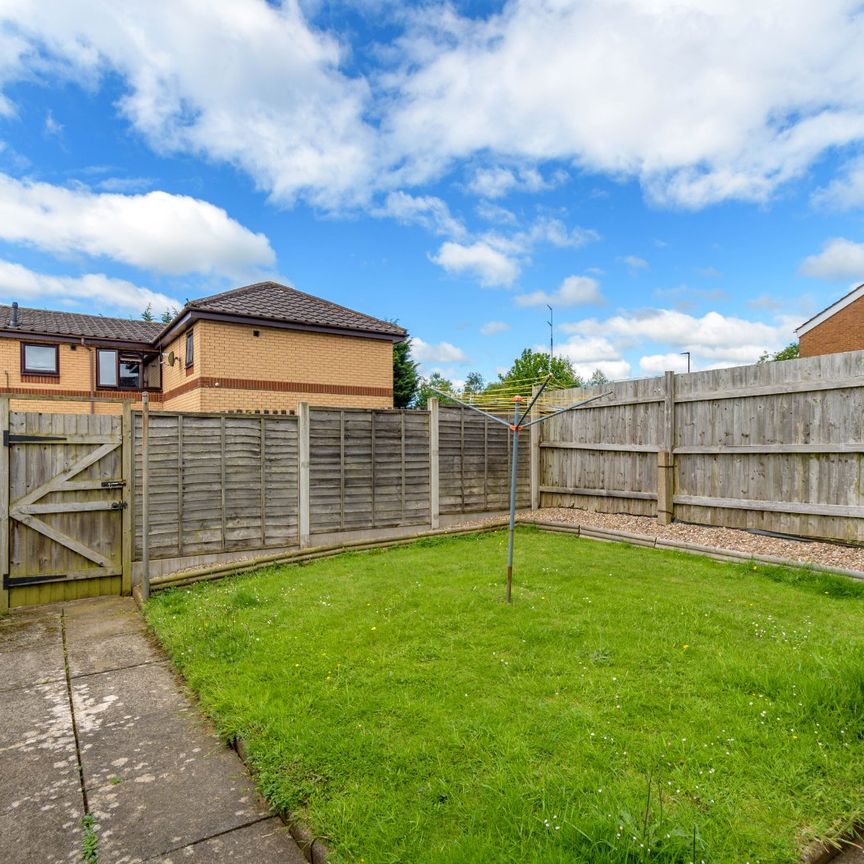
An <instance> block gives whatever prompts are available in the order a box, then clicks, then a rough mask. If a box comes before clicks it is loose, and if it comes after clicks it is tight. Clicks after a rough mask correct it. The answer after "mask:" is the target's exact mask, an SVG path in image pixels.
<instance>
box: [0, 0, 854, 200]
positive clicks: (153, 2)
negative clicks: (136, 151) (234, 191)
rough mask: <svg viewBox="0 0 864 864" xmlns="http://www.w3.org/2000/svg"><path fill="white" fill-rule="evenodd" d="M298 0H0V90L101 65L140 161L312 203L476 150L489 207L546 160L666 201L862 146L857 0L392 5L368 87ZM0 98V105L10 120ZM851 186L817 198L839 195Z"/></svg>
mask: <svg viewBox="0 0 864 864" xmlns="http://www.w3.org/2000/svg"><path fill="white" fill-rule="evenodd" d="M386 8H387V7H386V6H385V7H384V9H385V10H386ZM309 9H314V4H313V6H309V4H302V3H299V2H296V0H285V2H282V3H279V4H277V3H267V2H264V0H210V2H207V3H204V2H197V0H163V2H157V0H126V2H123V3H116V2H109V0H64V2H62V3H46V2H40V0H10V2H7V3H6V4H5V5H4V7H3V11H2V12H0V24H5V26H2V27H0V84H6V85H9V84H12V83H14V82H16V81H20V80H24V79H26V80H33V79H36V80H37V81H38V80H43V81H45V80H52V79H54V78H58V77H59V78H63V79H66V80H71V81H74V82H76V83H82V84H84V85H86V86H88V87H91V88H94V89H95V88H98V86H99V85H100V83H101V81H102V80H105V79H108V77H109V76H116V77H117V79H119V80H120V81H121V82H122V85H121V86H122V87H123V88H124V92H123V95H122V96H121V98H120V99H119V100H118V102H117V105H118V107H119V110H120V111H121V112H122V114H123V115H124V116H125V118H127V119H128V121H129V122H130V123H131V124H132V126H133V127H134V129H135V130H137V132H138V133H139V134H141V135H142V136H143V137H144V138H146V140H147V141H148V142H149V143H150V144H151V146H152V147H153V148H154V149H155V150H156V151H158V152H168V153H171V152H182V153H188V154H193V155H196V156H197V155H200V156H204V157H206V158H208V159H210V160H213V161H215V162H221V163H227V164H230V165H233V166H235V167H237V168H238V169H240V170H242V171H244V172H246V173H247V174H248V175H249V176H250V177H252V178H253V180H254V181H255V183H256V184H257V185H258V186H259V187H260V188H262V189H264V190H266V191H267V192H268V193H269V194H270V195H271V196H272V198H273V199H274V200H276V201H278V202H280V203H287V204H290V203H292V202H293V201H294V200H295V199H296V198H298V197H304V198H306V199H308V200H309V201H311V202H312V203H313V204H315V205H317V206H321V207H325V208H332V207H339V206H344V205H350V204H361V205H363V204H365V203H367V202H368V201H369V200H370V195H371V194H372V192H373V191H375V190H379V191H382V190H383V191H390V190H392V189H395V188H397V187H399V188H406V187H408V186H411V185H412V184H418V183H422V182H426V181H429V180H435V179H439V178H440V177H441V175H442V174H443V173H444V172H446V171H448V170H450V169H451V168H452V167H453V164H454V163H455V162H456V161H457V160H460V159H465V158H471V159H478V158H483V159H486V160H488V163H489V164H488V167H485V166H484V167H481V168H480V169H479V170H476V171H475V173H474V175H473V177H472V180H471V184H472V187H473V188H474V190H475V191H476V192H477V194H481V195H485V196H489V197H496V196H497V197H500V196H502V195H504V194H506V193H507V192H508V191H511V190H513V189H516V188H525V189H526V190H529V191H530V190H532V189H534V190H535V191H536V190H537V189H539V188H542V185H541V184H546V183H548V182H549V180H548V179H544V177H543V176H541V175H540V174H539V171H538V169H537V167H536V166H537V165H538V164H540V163H543V162H548V161H554V160H563V161H566V162H567V163H571V164H575V165H577V166H578V167H579V168H580V169H581V170H584V171H592V172H601V173H606V174H612V175H614V176H616V177H620V176H630V177H635V178H638V179H639V181H640V182H641V183H642V185H643V188H644V189H645V190H646V192H647V194H648V195H649V196H651V197H652V198H654V199H655V200H657V201H660V202H665V203H669V204H673V205H678V206H686V207H702V206H705V205H707V204H710V203H712V202H716V201H722V200H726V199H730V198H737V199H744V200H754V201H763V200H765V199H767V198H768V197H770V196H771V195H772V194H773V193H774V191H775V190H776V189H777V187H778V186H780V185H781V184H783V183H784V182H786V181H788V180H790V179H792V178H795V177H797V176H800V175H801V174H802V173H803V172H805V171H806V170H807V169H808V168H809V167H810V166H811V165H812V164H813V163H814V162H815V161H816V160H818V159H819V158H820V157H821V156H822V155H824V154H825V153H827V152H829V151H833V152H843V151H842V150H841V148H848V149H847V150H846V152H851V151H852V150H853V148H854V147H855V146H856V145H860V144H861V142H862V141H864V99H862V96H861V94H862V92H864V64H862V63H861V61H860V45H861V44H862V42H864V15H862V11H861V8H860V3H859V2H858V0H821V2H818V3H816V2H813V0H763V2H761V3H759V4H758V5H757V6H756V7H754V5H753V3H752V2H750V0H723V2H719V0H683V2H682V0H651V2H645V0H617V2H615V3H610V2H607V0H581V2H578V3H576V2H572V3H565V2H560V0H510V2H507V3H505V4H504V5H503V8H502V9H501V11H500V13H498V14H491V15H488V16H487V17H485V18H483V17H479V16H475V17H467V16H466V17H461V16H459V15H458V13H456V12H455V11H454V10H453V6H452V5H450V4H439V5H438V6H435V5H433V6H428V7H424V8H423V10H422V11H421V12H418V13H417V14H411V13H410V12H409V13H407V14H399V15H396V14H394V15H393V16H392V20H391V21H390V22H388V23H390V24H391V25H394V26H396V27H407V29H406V30H405V31H404V32H403V33H401V34H399V35H398V36H397V38H395V39H393V40H391V44H390V46H388V49H387V53H386V54H385V53H383V52H382V49H381V47H380V46H375V50H377V51H378V52H379V54H378V55H377V56H378V57H379V58H380V56H384V57H385V60H386V61H387V62H388V63H389V64H390V65H389V66H388V69H387V71H386V73H385V74H381V72H380V69H379V70H376V73H375V74H374V75H369V76H368V77H364V75H363V74H362V73H361V72H358V71H357V69H358V68H363V66H364V63H363V62H359V63H358V62H355V58H352V57H351V55H350V51H349V47H348V46H346V45H345V44H343V43H342V42H340V41H339V38H337V37H336V36H334V35H332V34H331V33H328V32H325V31H324V30H322V29H320V28H318V27H316V26H313V25H312V24H311V23H310V22H309V21H308V20H306V18H305V17H304V10H309ZM376 14H379V15H380V14H385V13H382V12H380V10H379V11H378V12H376ZM406 22H407V23H406ZM365 59H366V58H361V60H365ZM9 92H10V90H9V88H8V86H7V88H6V93H5V95H0V115H5V116H12V115H14V113H15V111H16V106H15V105H14V104H13V103H12V102H11V101H10V95H9ZM514 166H515V167H514ZM550 176H551V177H552V181H553V182H554V181H555V179H556V178H555V176H554V175H550ZM858 176H859V175H858V169H857V168H853V169H850V177H853V178H857V177H858ZM852 186H854V188H855V189H858V188H859V187H858V186H857V180H856V181H855V183H854V184H851V185H850V184H849V183H848V182H847V183H846V188H844V187H843V186H842V185H836V184H834V183H829V185H828V186H827V187H826V189H825V190H823V191H822V192H820V193H817V195H816V200H817V201H820V200H821V201H824V202H829V201H830V202H833V203H834V204H836V205H837V206H854V201H855V200H860V199H859V198H858V197H857V192H854V194H853V190H852Z"/></svg>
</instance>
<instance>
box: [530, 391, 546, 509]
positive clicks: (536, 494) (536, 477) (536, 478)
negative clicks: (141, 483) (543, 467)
mask: <svg viewBox="0 0 864 864" xmlns="http://www.w3.org/2000/svg"><path fill="white" fill-rule="evenodd" d="M539 389H540V388H539V387H538V386H534V387H532V388H531V399H532V400H533V399H535V398H536V396H537V391H538V390H539ZM531 414H532V416H531V419H532V420H533V419H536V418H537V417H539V416H540V412H539V410H538V409H537V408H536V407H535V408H534V410H533V411H532V412H531ZM542 426H543V424H542V423H537V424H536V425H534V426H532V427H531V429H530V433H531V444H530V452H531V463H530V464H531V509H532V510H539V509H540V429H541V427H542Z"/></svg>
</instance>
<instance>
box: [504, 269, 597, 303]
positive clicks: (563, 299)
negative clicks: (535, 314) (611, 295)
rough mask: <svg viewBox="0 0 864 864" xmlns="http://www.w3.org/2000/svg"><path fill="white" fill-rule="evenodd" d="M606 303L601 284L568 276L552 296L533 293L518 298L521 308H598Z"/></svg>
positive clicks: (543, 293)
mask: <svg viewBox="0 0 864 864" xmlns="http://www.w3.org/2000/svg"><path fill="white" fill-rule="evenodd" d="M604 302H605V299H604V297H603V295H602V294H601V293H600V286H599V283H598V282H597V280H596V279H592V278H591V277H590V276H568V277H567V278H566V279H565V280H564V281H563V282H562V283H561V285H560V286H559V288H558V290H557V291H555V292H553V293H551V294H550V293H547V292H546V291H532V292H531V293H529V294H519V295H517V297H516V303H517V304H518V305H519V306H544V305H546V304H548V305H550V306H588V305H595V306H596V305H599V304H601V303H604Z"/></svg>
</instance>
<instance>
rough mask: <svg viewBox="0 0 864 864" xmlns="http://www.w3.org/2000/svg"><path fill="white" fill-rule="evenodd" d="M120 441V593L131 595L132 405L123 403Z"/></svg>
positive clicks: (133, 434) (132, 547)
mask: <svg viewBox="0 0 864 864" xmlns="http://www.w3.org/2000/svg"><path fill="white" fill-rule="evenodd" d="M120 440H121V441H122V442H123V443H122V445H121V448H122V449H121V453H122V466H123V482H124V483H125V485H124V487H123V495H124V497H125V499H126V506H125V507H124V508H123V511H122V513H123V515H122V517H121V519H122V528H121V533H122V541H121V543H122V545H121V547H120V549H121V556H122V565H121V566H122V571H123V573H122V576H121V577H120V593H121V594H124V595H129V594H131V593H132V550H133V549H134V547H135V522H134V519H133V512H132V506H133V504H134V497H135V492H134V489H135V433H134V430H133V427H132V403H131V402H124V403H123V417H122V419H121V421H120Z"/></svg>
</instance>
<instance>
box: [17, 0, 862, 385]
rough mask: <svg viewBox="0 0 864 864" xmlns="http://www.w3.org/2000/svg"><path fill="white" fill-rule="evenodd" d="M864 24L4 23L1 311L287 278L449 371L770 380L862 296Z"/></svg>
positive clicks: (282, 19)
mask: <svg viewBox="0 0 864 864" xmlns="http://www.w3.org/2000/svg"><path fill="white" fill-rule="evenodd" d="M861 44H864V7H862V5H861V3H860V2H851V0H823V2H820V3H818V4H814V3H812V2H811V0H763V2H760V3H759V4H753V3H752V2H743V0H676V2H671V0H575V2H564V0H534V2H530V3H529V2H509V3H500V2H499V3H493V2H482V3H450V4H437V3H435V2H431V3H424V4H423V5H419V4H417V5H416V6H413V7H412V6H411V5H406V4H403V3H393V2H387V0H365V2H354V3H340V2H335V3H324V2H317V0H313V2H300V3H297V2H284V3H278V2H272V3H269V4H268V3H265V2H263V0H209V2H207V3H202V2H198V0H171V2H167V0H166V2H159V0H128V2H124V3H116V2H108V0H62V2H60V0H58V2H56V3H54V2H45V0H33V2H28V0H0V93H2V98H0V302H4V303H8V302H10V301H12V300H18V302H19V303H21V304H22V305H29V306H42V307H49V308H58V309H70V310H76V311H86V312H101V313H103V314H112V315H121V316H137V315H138V314H139V313H140V310H141V309H143V308H144V306H146V305H147V303H152V304H153V307H154V309H156V310H157V311H158V310H160V309H163V308H165V307H168V306H180V305H182V303H183V301H184V300H185V299H186V298H193V297H197V296H202V295H204V294H208V293H214V292H216V291H220V290H225V289H227V288H231V287H236V286H239V285H241V284H246V283H247V282H250V281H256V280H259V279H263V278H275V279H279V280H283V281H286V282H288V283H290V284H292V285H294V286H296V287H297V288H299V289H300V290H303V291H307V292H310V293H312V294H317V295H319V296H322V297H326V298H328V299H331V300H334V301H336V302H339V303H343V304H345V305H348V306H352V307H354V308H357V309H360V310H361V311H364V312H367V313H369V314H373V315H376V316H379V317H383V318H395V319H398V320H399V322H400V323H401V324H402V325H403V326H405V327H407V328H408V330H409V331H410V332H411V334H412V336H413V337H414V352H415V355H416V356H417V357H418V358H419V359H420V360H421V361H422V364H423V369H424V371H426V372H427V373H428V372H430V371H432V370H439V371H442V372H444V374H446V375H447V376H448V377H450V378H452V379H454V380H457V381H458V380H461V379H463V378H464V377H465V375H466V374H467V373H468V372H469V371H472V370H478V371H480V372H482V373H483V374H484V375H486V376H487V377H493V376H494V375H495V374H496V372H497V371H498V370H500V369H502V368H504V367H506V366H508V365H509V363H510V362H511V360H512V359H513V357H514V356H515V355H517V354H518V353H519V352H520V351H521V349H522V348H524V347H526V346H531V347H539V346H541V345H545V344H548V339H549V329H548V327H547V325H546V320H547V318H548V311H547V309H546V304H547V303H549V304H551V305H552V306H553V307H554V309H555V313H554V315H555V324H556V329H555V343H556V353H559V352H560V353H561V354H564V355H566V356H568V357H570V358H571V359H572V360H573V362H574V365H575V366H576V367H577V369H578V370H579V371H580V372H582V373H583V374H585V375H590V373H591V371H592V370H593V369H595V368H601V369H603V370H604V372H606V374H607V375H609V377H612V378H622V377H639V376H645V375H653V374H659V373H661V372H662V371H663V370H664V369H670V368H671V369H677V370H681V369H683V367H684V366H685V365H686V360H685V359H684V358H683V357H682V356H681V352H682V351H690V352H691V355H692V362H693V366H694V368H697V369H699V368H713V367H719V366H728V365H736V364H740V363H748V362H753V361H755V360H756V359H757V357H758V356H759V354H760V353H761V352H762V351H764V350H777V349H778V348H780V347H782V346H783V345H785V344H787V343H788V342H789V341H791V340H792V339H793V338H794V333H793V330H794V328H795V327H796V326H797V325H799V324H801V323H802V322H803V321H804V320H806V319H807V318H808V317H809V316H810V315H812V314H814V313H815V312H817V311H819V310H820V309H822V308H824V307H825V306H826V305H828V304H829V303H831V302H833V301H834V300H835V299H837V298H838V297H840V296H841V295H843V294H844V293H846V292H847V291H848V290H849V288H850V287H851V286H852V285H855V284H858V283H860V282H862V281H864V62H862V60H861V55H860V46H861Z"/></svg>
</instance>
